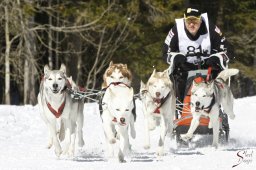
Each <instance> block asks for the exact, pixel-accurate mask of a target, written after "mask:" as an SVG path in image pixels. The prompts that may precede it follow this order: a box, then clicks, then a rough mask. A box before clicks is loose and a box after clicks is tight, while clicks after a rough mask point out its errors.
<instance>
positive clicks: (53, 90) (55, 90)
mask: <svg viewBox="0 0 256 170" xmlns="http://www.w3.org/2000/svg"><path fill="white" fill-rule="evenodd" d="M51 90H52V92H53V93H54V94H56V93H59V91H60V90H59V89H51Z"/></svg>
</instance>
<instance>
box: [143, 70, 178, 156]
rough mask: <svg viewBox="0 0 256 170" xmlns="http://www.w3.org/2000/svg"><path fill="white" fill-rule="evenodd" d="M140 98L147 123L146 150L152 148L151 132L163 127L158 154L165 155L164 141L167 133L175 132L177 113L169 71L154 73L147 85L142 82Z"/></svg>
mask: <svg viewBox="0 0 256 170" xmlns="http://www.w3.org/2000/svg"><path fill="white" fill-rule="evenodd" d="M140 97H141V100H142V105H143V106H142V108H143V113H144V118H145V120H144V123H145V145H144V148H145V149H149V148H150V138H149V131H150V130H154V129H155V127H156V126H159V125H160V127H161V132H160V139H159V143H158V151H157V154H158V155H159V156H162V155H163V154H164V141H165V136H166V134H167V132H169V133H171V132H172V130H173V118H174V113H175V107H176V106H175V92H174V87H173V83H172V81H171V80H170V78H169V74H168V70H165V71H164V72H156V71H155V70H154V71H153V73H152V75H151V77H150V78H149V80H148V82H147V84H144V83H143V82H141V88H140Z"/></svg>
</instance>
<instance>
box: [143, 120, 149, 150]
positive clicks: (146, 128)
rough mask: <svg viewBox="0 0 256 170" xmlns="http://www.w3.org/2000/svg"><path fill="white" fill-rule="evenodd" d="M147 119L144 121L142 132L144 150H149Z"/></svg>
mask: <svg viewBox="0 0 256 170" xmlns="http://www.w3.org/2000/svg"><path fill="white" fill-rule="evenodd" d="M148 124H149V122H148V118H145V119H144V131H145V145H144V149H149V148H150V138H149V126H148Z"/></svg>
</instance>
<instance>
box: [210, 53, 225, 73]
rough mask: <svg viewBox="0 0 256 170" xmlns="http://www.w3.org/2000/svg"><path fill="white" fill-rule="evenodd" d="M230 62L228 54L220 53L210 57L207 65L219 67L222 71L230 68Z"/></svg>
mask: <svg viewBox="0 0 256 170" xmlns="http://www.w3.org/2000/svg"><path fill="white" fill-rule="evenodd" d="M228 62H229V58H228V56H227V54H226V53H225V52H219V53H216V54H212V55H210V56H209V59H208V61H207V62H206V64H207V65H210V66H214V65H218V66H219V67H220V68H221V70H225V69H227V68H228Z"/></svg>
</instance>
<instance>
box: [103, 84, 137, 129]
mask: <svg viewBox="0 0 256 170" xmlns="http://www.w3.org/2000/svg"><path fill="white" fill-rule="evenodd" d="M107 91H109V102H108V108H109V110H110V112H111V113H112V115H113V116H114V117H115V118H116V122H117V123H118V124H119V125H122V126H125V125H128V124H129V122H130V117H131V114H132V109H133V108H134V105H133V88H131V87H130V88H129V87H127V86H125V85H122V84H120V85H111V86H110V87H109V88H108V90H107Z"/></svg>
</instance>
